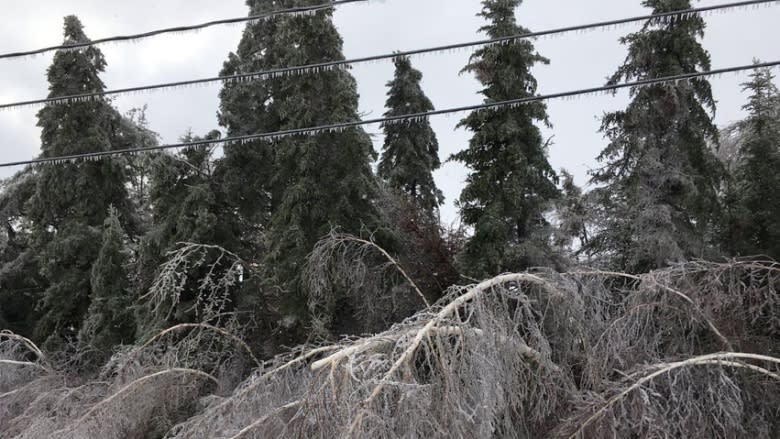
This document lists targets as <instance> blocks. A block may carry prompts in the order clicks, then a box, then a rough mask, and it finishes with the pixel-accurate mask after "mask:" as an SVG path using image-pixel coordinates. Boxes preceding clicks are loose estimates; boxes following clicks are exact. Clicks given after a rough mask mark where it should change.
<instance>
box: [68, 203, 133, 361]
mask: <svg viewBox="0 0 780 439" xmlns="http://www.w3.org/2000/svg"><path fill="white" fill-rule="evenodd" d="M124 235H125V234H124V230H123V229H122V225H121V224H120V222H119V213H118V212H117V210H116V209H115V208H114V207H113V206H111V207H110V208H109V212H108V217H107V218H106V220H105V222H104V226H103V237H102V240H101V242H102V244H101V247H100V252H99V253H98V257H97V260H96V261H95V263H94V264H93V265H92V273H91V277H90V287H91V290H92V296H91V297H90V305H89V310H88V312H87V317H86V319H85V320H84V324H83V326H82V328H81V331H80V332H79V336H78V338H79V341H80V342H81V343H82V344H84V345H87V346H90V347H91V348H93V349H96V350H97V351H98V352H101V353H103V354H104V355H105V354H108V353H110V352H111V349H112V348H113V347H114V346H117V345H121V344H129V343H132V342H133V341H134V333H135V322H134V321H133V311H132V308H131V305H132V304H133V303H132V302H133V301H132V299H131V296H130V289H129V279H128V276H127V271H126V268H127V264H128V261H129V255H128V254H127V250H126V248H125V241H126V238H125V236H124Z"/></svg>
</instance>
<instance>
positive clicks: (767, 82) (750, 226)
mask: <svg viewBox="0 0 780 439" xmlns="http://www.w3.org/2000/svg"><path fill="white" fill-rule="evenodd" d="M773 81H774V75H772V72H771V70H770V69H760V70H757V71H756V72H754V73H753V74H752V75H751V77H750V81H748V82H746V83H744V84H743V90H744V91H747V92H750V93H751V94H750V97H749V99H748V102H747V104H745V106H744V107H743V109H744V110H745V111H747V112H748V116H747V118H746V119H745V120H743V121H740V122H739V123H738V124H737V126H736V129H737V131H738V141H737V148H738V149H737V154H736V165H735V168H736V169H735V170H734V175H733V176H732V179H733V184H732V185H731V191H730V193H729V194H728V198H730V199H731V200H733V201H732V203H729V207H730V208H729V209H728V210H729V215H727V218H728V219H727V223H728V224H727V230H726V235H725V236H724V238H725V239H724V246H725V247H726V248H727V249H728V250H729V251H730V252H731V253H732V254H736V255H742V256H752V255H758V254H762V255H768V256H770V257H772V258H774V259H776V260H780V92H778V89H777V86H776V85H775V84H774V82H773Z"/></svg>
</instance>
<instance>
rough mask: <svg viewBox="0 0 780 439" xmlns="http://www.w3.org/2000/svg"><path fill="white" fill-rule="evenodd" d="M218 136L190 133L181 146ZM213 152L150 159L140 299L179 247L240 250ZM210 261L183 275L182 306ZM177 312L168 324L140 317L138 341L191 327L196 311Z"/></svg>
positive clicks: (206, 148) (204, 148)
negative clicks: (170, 328)
mask: <svg viewBox="0 0 780 439" xmlns="http://www.w3.org/2000/svg"><path fill="white" fill-rule="evenodd" d="M219 137H220V133H219V132H218V131H212V132H210V133H208V134H207V135H206V136H204V137H198V136H193V135H192V134H191V133H188V134H187V135H185V136H184V137H183V138H182V139H181V141H182V142H186V143H189V142H197V141H201V140H217V139H219ZM214 149H215V146H214V145H209V144H204V145H200V146H194V147H189V148H185V149H184V150H182V151H181V152H180V153H177V154H175V155H170V154H160V155H159V156H157V157H155V158H154V160H153V162H152V165H151V170H150V182H149V184H150V188H149V196H150V200H151V205H152V223H153V226H152V227H151V229H150V230H149V231H148V233H147V234H146V235H145V236H144V238H143V240H142V244H141V251H140V257H139V264H138V276H137V285H136V289H137V290H138V292H137V294H138V295H139V296H143V295H144V294H146V292H147V290H148V289H149V287H150V286H151V285H152V283H153V281H154V279H155V277H156V276H157V275H158V274H159V273H158V271H159V267H160V265H161V264H162V263H164V262H165V261H166V259H167V255H168V253H169V252H170V251H172V250H175V248H176V247H177V245H178V244H179V243H183V242H189V243H196V244H205V245H218V246H223V247H227V248H235V247H237V246H238V244H237V243H236V241H235V240H236V239H237V238H236V237H237V236H238V235H239V229H238V226H237V224H236V222H235V221H234V218H235V217H234V216H233V215H232V214H231V210H232V208H231V206H230V205H229V204H228V203H227V202H226V194H225V191H224V187H223V186H222V181H221V180H219V179H217V178H216V177H215V175H214V173H215V170H214V168H215V163H214V159H213V155H214ZM210 262H212V261H211V260H210V259H209V255H206V256H204V258H203V260H202V261H200V263H197V264H192V265H193V266H191V267H190V269H191V271H190V272H188V273H182V275H183V276H184V277H183V278H184V279H187V284H186V285H185V289H184V292H183V294H182V296H183V297H181V301H182V303H183V304H186V303H189V304H191V303H193V302H194V300H195V299H196V298H197V297H198V293H199V292H198V289H199V282H200V280H201V278H202V276H201V275H202V274H203V273H202V272H201V271H202V270H203V267H204V266H205V265H206V264H208V263H210ZM180 308H181V310H180V312H177V313H176V315H175V316H173V318H172V319H171V320H167V321H160V320H159V319H158V317H159V316H152V315H146V314H144V313H141V314H139V315H138V318H137V319H138V336H139V337H143V336H145V335H146V334H147V333H148V332H150V331H152V330H159V329H163V328H164V327H167V326H170V325H172V324H176V323H192V322H193V321H194V320H195V315H194V310H193V309H190V310H189V311H186V312H185V308H189V306H182V307H180Z"/></svg>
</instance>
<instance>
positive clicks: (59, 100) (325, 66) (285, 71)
mask: <svg viewBox="0 0 780 439" xmlns="http://www.w3.org/2000/svg"><path fill="white" fill-rule="evenodd" d="M760 4H776V5H780V1H778V0H752V1H742V2H736V3H727V4H721V5H714V6H707V7H702V8H694V9H686V10H680V11H674V12H667V13H663V14H651V15H643V16H638V17H632V18H623V19H619V20H611V21H602V22H597V23H591V24H583V25H579V26H571V27H564V28H558V29H552V30H545V31H540V32H531V33H526V34H519V35H512V36H507V37H501V38H493V39H487V40H478V41H470V42H465V43H458V44H450V45H446V46H436V47H429V48H425V49H416V50H409V51H405V52H394V53H388V54H384V55H374V56H367V57H363V58H353V59H347V60H338V61H329V62H324V63H318V64H307V65H301V66H295V67H284V68H279V69H272V70H263V71H258V72H250V73H241V74H237V75H228V76H215V77H211V78H203V79H193V80H188V81H178V82H168V83H163V84H155V85H146V86H140V87H130V88H122V89H117V90H107V91H103V92H97V93H84V94H75V95H68V96H58V97H51V98H45V99H36V100H30V101H22V102H14V103H10V104H1V105H0V110H6V109H10V108H15V107H26V106H34V105H45V104H67V103H72V102H81V101H88V100H91V99H95V98H98V97H102V96H116V95H123V94H128V93H137V92H142V91H151V90H159V89H165V88H177V87H186V86H193V85H199V84H207V83H211V82H223V83H225V84H229V83H233V82H240V81H251V80H258V79H270V78H278V77H283V76H287V75H292V74H303V73H310V72H322V71H326V70H333V69H335V68H339V67H342V66H347V65H353V64H360V63H367V62H373V61H379V60H383V59H394V58H398V57H406V56H414V55H420V54H424V53H432V52H445V51H449V50H456V49H462V48H467V47H473V46H485V45H490V44H510V43H513V42H515V41H518V40H523V39H529V38H537V37H543V36H548V35H555V34H562V33H568V32H576V31H582V30H588V29H595V28H601V27H609V26H616V25H621V24H626V23H632V22H637V21H645V20H671V19H674V18H676V17H679V19H683V18H684V17H689V16H693V15H696V14H700V13H705V12H711V11H716V10H725V9H733V8H743V7H748V6H757V5H760Z"/></svg>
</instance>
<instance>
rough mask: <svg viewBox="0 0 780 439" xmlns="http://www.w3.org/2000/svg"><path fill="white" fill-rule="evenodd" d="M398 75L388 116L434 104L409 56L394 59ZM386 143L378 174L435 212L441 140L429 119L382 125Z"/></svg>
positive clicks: (438, 200) (438, 198) (424, 109)
mask: <svg viewBox="0 0 780 439" xmlns="http://www.w3.org/2000/svg"><path fill="white" fill-rule="evenodd" d="M394 64H395V77H394V78H393V80H392V81H390V82H389V83H388V84H387V85H388V87H389V88H390V90H389V91H388V92H387V96H388V99H387V104H386V105H385V106H386V107H387V108H388V111H387V112H386V113H385V117H391V116H400V115H404V114H413V113H424V112H428V111H431V110H433V104H432V103H431V101H430V99H428V97H427V96H425V93H423V90H422V88H421V87H420V80H421V79H422V73H420V71H419V70H415V69H414V68H413V67H412V63H411V61H409V58H406V57H398V58H396V59H395V61H394ZM382 128H383V129H384V134H385V143H384V148H383V151H382V157H381V159H380V161H379V176H380V177H382V178H383V179H385V180H386V181H387V182H388V184H389V186H390V187H391V188H392V189H395V190H397V191H399V192H400V193H402V194H404V195H406V196H407V197H409V199H410V200H412V201H414V202H415V203H416V204H417V205H418V206H419V207H420V208H421V209H422V210H424V211H426V212H428V213H433V212H434V211H436V210H437V209H438V207H439V205H441V203H442V202H443V199H444V197H443V196H442V193H441V191H440V190H439V189H438V188H437V187H436V183H435V182H434V180H433V171H435V170H436V169H438V168H439V167H440V166H441V161H440V160H439V142H438V141H437V140H436V133H434V132H433V129H432V128H431V124H430V122H429V121H428V120H427V119H426V120H422V121H412V122H407V123H390V124H384V125H383V126H382Z"/></svg>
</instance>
